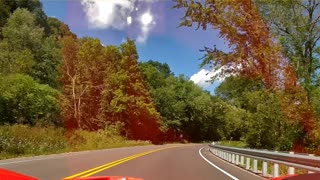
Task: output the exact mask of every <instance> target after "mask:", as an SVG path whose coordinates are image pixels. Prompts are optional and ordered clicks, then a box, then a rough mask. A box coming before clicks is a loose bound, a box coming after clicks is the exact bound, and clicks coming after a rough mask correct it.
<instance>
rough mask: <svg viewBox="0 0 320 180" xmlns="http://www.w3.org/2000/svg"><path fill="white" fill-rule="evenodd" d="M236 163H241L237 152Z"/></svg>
mask: <svg viewBox="0 0 320 180" xmlns="http://www.w3.org/2000/svg"><path fill="white" fill-rule="evenodd" d="M236 165H239V155H238V154H236Z"/></svg>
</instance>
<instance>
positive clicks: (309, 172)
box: [308, 154, 314, 174]
mask: <svg viewBox="0 0 320 180" xmlns="http://www.w3.org/2000/svg"><path fill="white" fill-rule="evenodd" d="M309 156H312V157H313V156H314V154H309ZM311 173H314V172H313V171H308V174H311Z"/></svg>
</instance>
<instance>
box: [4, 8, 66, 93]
mask: <svg viewBox="0 0 320 180" xmlns="http://www.w3.org/2000/svg"><path fill="white" fill-rule="evenodd" d="M2 35H3V40H2V41H1V42H0V52H1V53H0V65H1V69H0V70H1V71H0V75H1V74H9V73H25V74H28V75H30V76H32V77H33V78H35V79H36V80H38V81H39V82H40V83H43V84H49V85H50V86H51V87H57V85H58V84H57V76H58V73H57V67H58V65H59V63H60V59H61V56H60V51H59V49H60V47H59V44H58V42H57V41H56V39H55V37H53V36H51V37H47V38H45V37H44V32H43V28H41V27H39V26H37V24H36V17H35V15H34V14H32V13H31V12H29V11H27V10H26V9H20V8H18V9H17V10H16V11H15V12H14V13H13V14H12V15H11V16H10V17H9V18H8V22H7V23H6V25H5V26H4V27H3V29H2Z"/></svg>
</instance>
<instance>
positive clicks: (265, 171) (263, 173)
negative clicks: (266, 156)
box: [262, 161, 268, 177]
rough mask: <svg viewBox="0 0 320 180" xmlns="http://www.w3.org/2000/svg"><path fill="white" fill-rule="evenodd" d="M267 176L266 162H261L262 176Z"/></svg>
mask: <svg viewBox="0 0 320 180" xmlns="http://www.w3.org/2000/svg"><path fill="white" fill-rule="evenodd" d="M267 175H268V163H267V162H266V161H263V162H262V176H265V177H266V176H267Z"/></svg>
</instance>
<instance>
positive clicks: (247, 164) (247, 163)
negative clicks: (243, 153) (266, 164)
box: [246, 157, 250, 170]
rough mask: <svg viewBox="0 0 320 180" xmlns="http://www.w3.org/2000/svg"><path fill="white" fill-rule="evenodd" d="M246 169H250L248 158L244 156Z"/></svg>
mask: <svg viewBox="0 0 320 180" xmlns="http://www.w3.org/2000/svg"><path fill="white" fill-rule="evenodd" d="M246 169H248V170H249V169H250V158H248V157H247V158H246Z"/></svg>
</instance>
